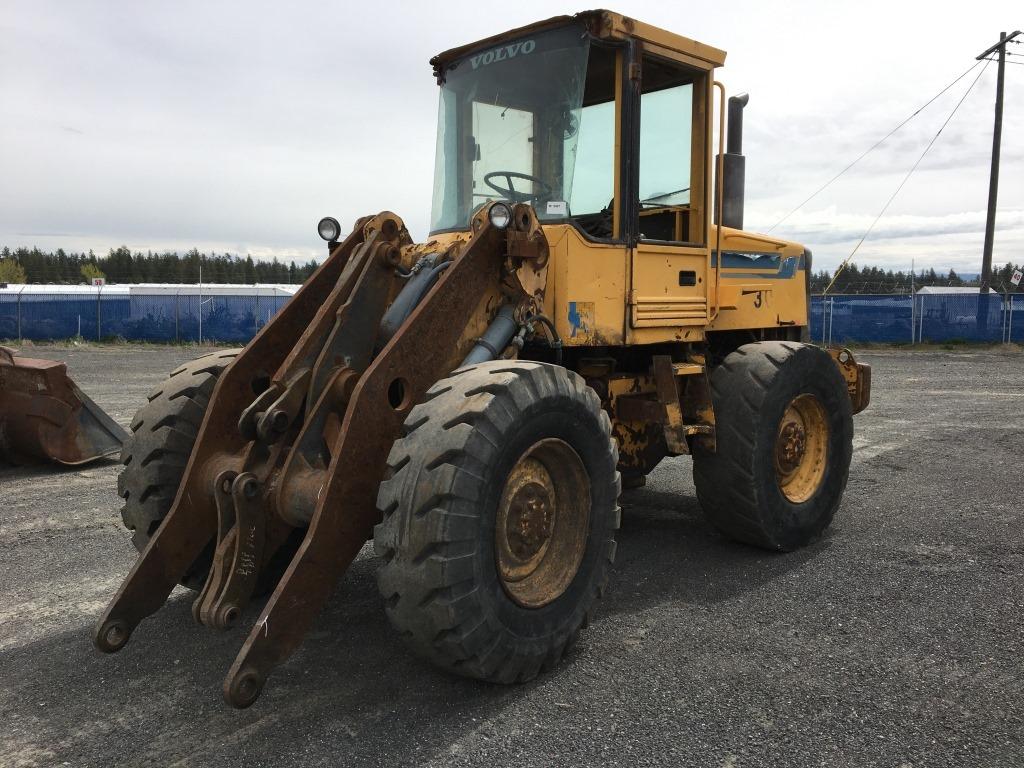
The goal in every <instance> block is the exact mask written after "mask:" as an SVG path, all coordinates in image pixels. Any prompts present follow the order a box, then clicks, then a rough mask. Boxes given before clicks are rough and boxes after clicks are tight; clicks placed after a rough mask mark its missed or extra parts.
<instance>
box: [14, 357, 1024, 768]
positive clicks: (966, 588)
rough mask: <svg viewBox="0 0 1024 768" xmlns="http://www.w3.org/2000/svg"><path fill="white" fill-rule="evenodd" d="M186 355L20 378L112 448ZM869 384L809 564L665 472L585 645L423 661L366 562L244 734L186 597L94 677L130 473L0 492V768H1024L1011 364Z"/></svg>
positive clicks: (1020, 382) (934, 370)
mask: <svg viewBox="0 0 1024 768" xmlns="http://www.w3.org/2000/svg"><path fill="white" fill-rule="evenodd" d="M201 351H202V350H199V349H197V348H173V347H148V346H121V347H115V346H111V347H78V348H75V347H37V348H35V349H34V350H32V353H33V354H35V355H36V356H40V357H53V358H58V359H62V360H66V361H67V362H68V365H69V368H70V370H71V373H72V375H73V376H74V377H75V379H76V380H77V381H78V382H79V384H80V385H81V387H82V388H83V389H84V390H86V391H87V392H89V393H90V394H91V395H92V397H93V398H94V399H95V400H96V401H97V402H98V403H99V404H100V405H102V406H103V407H105V408H106V409H107V410H108V411H110V413H111V414H112V415H113V416H114V417H115V418H116V419H117V420H119V421H120V422H122V423H123V424H125V425H127V424H128V422H129V421H130V419H131V416H132V414H133V412H134V411H135V409H136V408H137V407H138V406H139V405H140V404H141V403H142V402H143V401H144V398H145V395H146V393H147V391H148V390H149V389H150V388H151V387H153V386H154V385H156V384H157V383H158V382H159V381H160V380H161V379H162V378H163V377H164V375H165V373H166V372H167V371H169V370H170V369H171V368H173V367H174V366H176V365H177V364H179V363H180V362H182V361H184V360H186V359H188V358H191V357H194V356H196V355H197V354H199V353H200V352H201ZM861 357H862V359H863V360H864V361H866V362H869V363H871V364H872V366H873V368H874V391H873V398H872V400H873V401H872V404H871V406H870V408H869V409H868V410H867V411H865V412H864V413H863V414H861V415H859V416H858V417H856V429H857V435H856V438H855V449H856V450H855V453H854V459H853V467H852V469H851V475H850V483H849V486H848V488H847V491H846V497H845V501H844V503H843V506H842V508H841V509H840V512H839V514H838V515H837V518H836V521H835V523H834V524H833V526H832V528H831V529H830V531H829V532H828V534H827V536H826V537H825V538H824V539H823V540H822V541H820V542H819V543H817V544H815V545H813V546H811V547H810V548H808V549H806V550H804V551H801V552H798V553H796V554H790V555H776V554H769V553H765V552H761V551H758V550H754V549H751V548H749V547H745V546H740V545H736V544H731V543H729V542H727V541H725V540H723V539H722V538H721V537H720V536H719V535H717V534H716V533H715V532H714V531H713V530H712V529H711V528H709V527H708V525H707V524H706V523H705V522H704V521H703V519H702V518H701V514H700V509H699V507H698V505H697V501H696V498H695V495H694V489H693V483H692V479H691V471H690V470H691V468H690V462H689V459H686V458H680V459H674V460H670V461H666V462H664V463H663V464H662V465H661V466H660V467H659V468H658V469H657V470H656V471H655V472H654V474H653V475H652V476H651V477H650V478H649V484H648V486H647V487H646V488H643V489H639V490H636V491H629V492H627V493H625V494H624V495H623V497H622V506H623V510H624V515H623V528H622V531H621V532H620V535H619V548H618V557H617V560H616V563H615V568H614V572H613V574H612V579H611V584H610V588H609V591H608V594H607V596H606V598H605V600H604V601H603V604H602V606H601V609H600V613H599V616H598V619H597V620H596V621H595V622H594V624H593V625H592V626H591V627H590V628H589V629H588V630H587V631H585V632H584V633H583V635H582V638H581V641H580V643H579V644H578V646H577V648H576V649H575V650H574V651H573V653H572V654H571V656H570V657H569V658H568V659H567V660H566V662H565V663H563V664H562V665H561V666H560V667H558V668H557V669H556V670H554V671H553V672H552V673H549V674H546V675H542V676H541V677H540V678H539V679H537V680H536V681H535V682H533V683H530V684H528V685H523V686H519V687H511V688H508V687H495V686H491V685H485V684H480V683H475V682H472V681H468V680H463V679H458V678H454V677H451V676H448V675H446V674H444V673H441V672H438V671H435V670H434V669H432V668H430V667H428V666H426V665H425V664H423V663H421V662H420V661H418V660H416V659H415V658H413V657H411V656H410V655H409V654H408V653H407V652H406V650H405V648H404V647H403V646H402V644H401V642H400V641H399V639H398V638H397V637H396V636H395V635H394V633H393V632H392V631H391V629H390V627H389V626H388V624H387V621H386V619H385V617H384V612H383V609H382V607H381V604H380V601H379V599H378V596H377V591H376V585H375V583H374V570H375V567H376V562H375V560H374V558H373V556H372V552H371V551H370V549H369V548H366V549H364V550H363V553H362V554H361V556H360V558H359V559H358V560H357V561H356V563H355V564H354V566H353V568H352V569H351V570H350V571H349V573H348V574H347V576H346V577H345V579H344V581H343V582H342V583H341V584H340V586H339V587H338V589H337V590H336V592H335V594H334V597H333V598H332V599H331V601H330V603H329V605H328V607H327V609H326V611H325V612H324V613H323V615H321V617H320V618H319V620H318V621H317V622H316V625H315V627H314V629H313V631H312V633H311V634H310V635H309V636H308V637H307V639H306V641H305V643H304V644H303V645H302V647H301V649H300V650H299V651H298V652H297V653H296V654H295V655H294V656H293V657H292V658H291V659H290V660H289V661H288V662H287V663H286V664H285V665H284V666H283V667H282V668H280V669H278V670H277V672H276V673H275V674H274V675H273V676H272V677H271V678H270V681H269V683H268V685H267V688H266V690H265V692H264V694H263V696H262V698H261V699H260V700H259V701H258V702H257V704H256V705H255V706H254V707H252V708H251V709H248V710H245V711H235V710H232V709H230V708H228V707H227V706H226V705H225V704H224V703H223V701H222V700H221V695H220V685H221V680H222V679H223V676H224V674H225V672H226V671H227V668H228V666H229V665H230V663H231V661H232V660H233V658H234V655H235V653H236V651H237V648H238V647H239V645H240V644H241V642H242V639H243V634H242V633H241V632H239V631H232V632H228V633H221V634H218V633H214V632H212V631H209V630H206V629H203V628H201V627H198V626H197V625H195V624H194V623H193V622H192V618H191V615H190V605H191V601H190V599H189V593H187V592H186V591H185V590H181V589H179V590H177V591H176V592H175V593H174V594H173V595H172V598H171V600H170V602H169V603H168V605H167V606H165V608H164V609H163V610H162V611H160V612H159V613H158V614H156V615H155V616H153V617H151V618H150V619H148V620H147V621H145V622H144V623H143V624H142V625H141V626H140V627H139V628H138V629H137V630H136V632H135V634H134V635H133V637H132V640H131V642H130V644H129V645H128V646H127V647H126V648H125V649H124V650H123V651H122V652H121V653H119V654H116V655H113V656H104V655H102V654H100V653H99V652H97V651H95V650H94V649H93V647H92V644H91V641H90V632H91V629H92V626H93V622H94V621H95V619H96V617H97V615H98V614H99V612H100V611H101V610H102V608H103V607H104V605H105V603H106V601H107V600H108V599H109V598H110V597H111V596H112V594H113V593H114V591H115V590H116V588H117V586H118V584H119V582H120V580H121V578H122V577H123V576H124V575H125V574H126V573H127V572H128V569H129V568H130V566H131V564H132V562H133V559H134V556H135V553H134V550H133V549H132V546H131V544H130V542H129V540H128V536H127V534H126V533H125V531H123V530H122V528H121V523H120V517H119V514H118V508H119V499H118V498H117V495H116V476H117V472H118V465H117V464H115V463H107V464H102V465H98V466H92V467H90V468H88V469H84V470H81V471H57V470H53V469H40V468H35V469H24V468H0V712H2V719H0V765H2V766H61V765H70V766H103V767H104V768H114V766H134V765H159V766H169V765H175V766H185V765H188V766H204V767H205V766H227V765H230V766H246V767H247V768H255V767H256V766H274V767H275V768H277V767H279V766H289V765H304V766H305V765H309V766H312V765H331V766H335V765H346V766H361V765H381V766H393V765H417V766H435V765H436V766H442V765H466V766H470V765H472V766H478V765H487V766H515V767H516V768H524V767H525V766H534V765H536V766H549V765H558V766H560V768H565V767H567V766H598V765H623V766H637V765H672V766H680V765H695V766H722V767H723V768H725V767H727V766H728V767H731V768H737V767H739V766H771V767H772V768H778V767H780V766H845V765H851V766H875V765H877V766H892V767H893V768H897V767H899V766H938V765H944V766H1020V765H1022V764H1024V684H1022V679H1024V678H1022V666H1021V655H1022V651H1024V631H1022V621H1021V618H1022V615H1024V579H1022V577H1024V525H1022V518H1024V476H1022V475H1024V354H1021V353H1020V352H1019V351H1018V352H1010V351H1005V352H1004V351H1000V350H997V349H991V350H972V349H966V348H965V349H959V350H933V351H901V350H868V351H865V352H863V354H862V355H861ZM256 612H257V609H255V608H251V609H250V610H249V612H248V613H247V615H246V618H247V619H248V621H249V622H251V621H252V620H253V619H254V618H255V615H256ZM243 623H245V620H244V619H243Z"/></svg>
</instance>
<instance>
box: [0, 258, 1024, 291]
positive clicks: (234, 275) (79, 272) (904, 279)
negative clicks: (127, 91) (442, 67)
mask: <svg viewBox="0 0 1024 768" xmlns="http://www.w3.org/2000/svg"><path fill="white" fill-rule="evenodd" d="M200 267H202V277H203V282H204V283H235V284H243V285H244V284H250V285H251V284H252V283H296V284H298V283H303V282H305V281H306V278H308V277H309V276H310V275H311V274H313V271H314V270H315V269H316V268H317V263H316V262H315V261H308V262H306V263H305V264H298V263H296V262H294V261H292V262H280V261H278V260H277V259H273V260H271V261H256V260H254V259H253V258H252V257H251V256H246V257H245V258H244V259H243V258H241V257H240V256H232V255H231V254H228V253H224V254H215V253H210V254H206V253H200V252H199V250H198V249H195V248H193V249H192V250H190V251H188V252H187V253H185V254H178V253H174V252H169V251H165V252H164V253H153V252H152V251H147V252H146V253H141V252H135V253H132V252H131V251H130V250H129V249H128V248H126V247H124V246H122V247H120V248H112V249H111V250H110V252H109V253H108V254H107V255H106V256H97V255H96V254H94V253H93V252H92V251H89V252H88V253H74V252H71V253H68V252H66V251H65V250H64V249H63V248H58V249H57V250H56V251H53V252H52V253H48V252H44V251H41V250H39V249H38V248H17V249H15V250H13V251H12V250H11V249H10V248H7V247H5V248H3V249H0V283H41V284H50V285H74V284H79V283H89V282H91V280H92V278H96V277H102V278H105V279H106V281H107V282H108V283H198V282H199V274H200V272H199V269H200ZM1016 269H1021V270H1022V271H1024V267H1022V266H1018V265H1015V264H1009V263H1008V264H1004V265H1003V266H1001V267H997V268H995V269H993V270H992V280H991V286H992V287H993V288H994V289H995V290H997V291H999V292H1000V293H1006V292H1009V293H1024V281H1022V285H1020V286H1016V287H1015V286H1014V285H1013V284H1012V283H1011V282H1010V278H1011V277H1012V276H1013V273H1014V270H1016ZM833 274H834V273H832V272H828V271H827V270H819V271H817V272H814V273H813V274H812V275H811V293H821V292H822V291H824V290H825V288H826V287H827V286H828V284H829V283H830V282H831V281H832V276H833ZM977 285H978V279H977V278H976V277H973V278H971V279H964V278H962V277H960V275H958V274H957V273H956V271H955V270H952V269H951V270H949V272H948V273H939V272H936V271H935V270H934V269H927V270H921V271H920V272H915V273H913V274H911V273H910V272H904V271H902V270H899V271H895V272H894V271H893V270H891V269H889V270H883V269H880V268H879V267H863V268H861V267H858V266H857V265H856V264H849V265H847V267H846V268H845V269H843V270H842V271H841V272H840V273H839V277H838V278H837V279H836V281H835V284H834V285H833V286H832V288H831V289H830V290H829V293H840V294H848V293H884V294H901V293H902V294H908V293H910V292H911V290H917V289H918V288H921V287H923V286H954V287H960V286H966V287H977Z"/></svg>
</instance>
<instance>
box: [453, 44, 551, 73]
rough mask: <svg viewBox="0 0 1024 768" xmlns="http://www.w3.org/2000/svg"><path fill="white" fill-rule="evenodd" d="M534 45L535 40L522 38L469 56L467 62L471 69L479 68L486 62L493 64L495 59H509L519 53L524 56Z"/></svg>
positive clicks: (484, 65)
mask: <svg viewBox="0 0 1024 768" xmlns="http://www.w3.org/2000/svg"><path fill="white" fill-rule="evenodd" d="M536 47H537V42H536V41H535V40H523V41H522V42H519V43H512V44H511V45H503V46H501V47H500V48H494V49H492V50H490V51H484V52H483V53H478V54H477V55H476V56H472V57H470V59H469V63H470V64H472V65H473V69H479V68H480V67H486V66H487V65H488V64H493V63H494V62H496V61H504V60H505V59H511V58H512V57H514V56H518V55H519V54H522V55H523V56H526V55H527V54H530V53H533V49H534V48H536Z"/></svg>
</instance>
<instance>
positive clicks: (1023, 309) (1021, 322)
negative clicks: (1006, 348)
mask: <svg viewBox="0 0 1024 768" xmlns="http://www.w3.org/2000/svg"><path fill="white" fill-rule="evenodd" d="M1006 340H1007V341H1012V342H1014V343H1016V344H1024V296H1019V295H1018V296H1013V295H1011V296H1010V305H1009V307H1007V312H1006Z"/></svg>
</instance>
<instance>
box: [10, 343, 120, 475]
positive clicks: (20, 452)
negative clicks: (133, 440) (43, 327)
mask: <svg viewBox="0 0 1024 768" xmlns="http://www.w3.org/2000/svg"><path fill="white" fill-rule="evenodd" d="M127 437H128V433H127V432H125V430H124V429H123V428H122V427H121V426H120V425H119V424H118V423H117V422H116V421H114V420H113V419H112V418H110V416H109V415H108V414H107V413H105V412H104V411H103V409H102V408H100V407H99V406H98V405H96V403H94V402H93V401H92V400H90V399H89V397H88V396H86V395H85V393H83V392H82V391H81V390H80V389H79V388H78V387H77V386H75V383H74V382H73V381H71V378H70V377H69V376H68V369H67V366H66V365H65V364H64V363H60V362H57V361H54V360H36V359H33V358H29V357H17V356H16V355H15V352H14V350H13V349H9V348H7V347H0V457H4V458H6V459H7V460H9V461H13V462H17V463H21V462H25V461H32V460H45V461H52V462H55V463H57V464H64V465H66V466H76V465H78V464H85V463H87V462H90V461H95V460H96V459H99V458H102V457H104V456H110V455H113V454H116V453H118V452H120V450H121V446H122V445H123V444H124V441H125V439H127Z"/></svg>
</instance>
